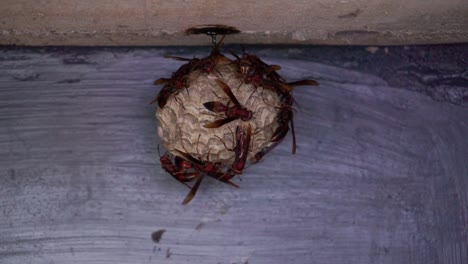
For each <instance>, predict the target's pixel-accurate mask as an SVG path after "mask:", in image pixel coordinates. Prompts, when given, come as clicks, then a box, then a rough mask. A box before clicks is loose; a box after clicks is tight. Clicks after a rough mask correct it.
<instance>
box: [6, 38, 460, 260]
mask: <svg viewBox="0 0 468 264" xmlns="http://www.w3.org/2000/svg"><path fill="white" fill-rule="evenodd" d="M247 48H248V50H249V51H252V49H251V47H247ZM437 48H438V49H440V50H441V51H440V52H429V50H428V49H424V48H421V47H414V48H411V49H414V52H413V51H405V52H404V55H401V56H402V57H403V59H401V57H400V59H398V57H392V59H390V60H386V59H384V57H378V56H380V55H382V56H391V55H392V54H402V53H403V52H402V51H401V50H402V49H403V48H400V47H395V48H393V47H391V48H389V52H388V55H385V53H384V52H383V51H377V52H375V54H373V55H371V54H370V53H369V55H367V56H366V55H365V54H361V53H359V52H358V51H357V49H358V48H348V49H346V50H344V49H339V50H338V49H335V48H333V47H320V48H316V50H315V51H311V52H309V50H306V51H305V53H308V54H312V55H314V57H315V59H314V60H313V62H312V61H310V60H307V59H306V58H304V59H301V60H295V59H288V58H287V57H293V55H292V54H303V53H302V51H301V48H294V49H290V51H289V53H288V51H287V50H284V49H283V50H281V51H282V52H279V50H276V51H275V50H273V51H272V50H268V51H266V52H265V51H262V50H256V51H255V54H264V53H268V54H288V56H286V55H283V56H285V57H286V58H285V57H276V56H269V57H267V58H266V59H268V60H267V61H268V62H269V63H274V64H279V65H281V66H282V67H283V68H282V70H281V71H280V72H281V74H282V75H283V76H284V77H285V78H286V79H287V80H299V79H303V78H316V79H317V80H318V81H319V82H320V84H321V85H320V86H319V87H297V89H296V90H295V91H294V96H295V99H296V100H297V107H298V111H297V112H295V113H296V114H295V127H296V133H297V140H298V149H297V154H296V155H292V154H291V135H288V136H287V137H286V140H285V142H283V143H282V144H281V145H279V146H278V148H276V149H275V150H273V151H272V152H271V153H270V154H269V155H268V156H267V157H266V158H265V160H264V161H263V162H261V163H259V164H257V165H255V166H250V167H248V168H246V170H245V173H244V175H243V181H239V179H237V178H236V179H234V181H235V182H236V183H237V184H239V185H240V186H241V188H240V189H235V188H231V187H230V186H227V185H225V184H222V183H219V182H216V181H214V180H211V179H206V181H204V182H203V183H202V185H201V186H200V189H199V191H198V193H197V196H196V197H195V199H194V200H193V201H192V202H191V203H190V204H189V205H187V206H182V205H181V204H180V203H181V202H182V199H183V198H184V197H185V195H186V194H187V192H188V189H187V188H186V187H185V186H183V185H182V184H180V183H179V182H177V181H176V180H175V179H174V178H172V177H171V176H170V175H168V174H167V173H165V172H164V171H163V170H162V169H161V167H160V162H159V160H158V150H157V149H158V147H157V146H158V144H160V141H159V139H158V137H157V135H156V131H157V128H156V125H157V124H156V120H155V117H154V112H155V108H156V107H155V106H150V105H149V104H148V103H149V102H150V101H151V99H153V98H154V96H155V95H156V94H157V92H158V91H159V89H160V88H157V87H155V86H154V85H153V80H154V79H156V78H159V77H163V76H170V75H171V73H172V72H173V71H174V70H175V69H177V68H178V67H179V66H180V65H181V64H182V62H179V61H174V60H167V59H163V58H162V55H163V54H176V55H181V56H190V55H200V54H202V52H207V51H204V50H203V49H200V50H199V51H198V52H196V51H195V50H194V49H188V48H186V49H185V50H188V51H186V53H182V52H181V51H180V50H177V49H175V48H167V49H158V48H136V49H126V48H108V49H95V48H91V49H85V48H65V49H59V48H57V49H52V48H49V49H17V50H13V49H12V50H6V49H5V50H1V49H0V61H1V63H0V263H2V264H3V263H7V264H25V263H34V264H50V263H92V264H110V263H112V264H114V263H132V264H134V263H138V264H139V263H158V264H159V263H162V264H165V263H166V264H171V263H174V264H192V263H207V264H215V263H216V264H234V263H235V264H247V263H250V264H276V263H280V264H283V263H289V264H304V263H312V264H314V263H332V264H335V263H360V264H361V263H362V264H367V263H370V264H394V263H411V264H439V263H450V264H466V263H467V262H466V260H467V259H468V250H467V249H468V239H467V238H468V221H467V220H468V177H467V176H468V163H467V162H466V161H467V159H468V141H467V140H466V135H467V134H468V121H467V120H468V100H466V99H465V101H463V100H462V101H461V102H460V104H454V103H447V102H436V101H434V100H432V99H431V98H430V97H429V96H426V95H424V94H423V93H416V92H413V91H408V89H413V88H412V87H406V86H401V87H399V88H403V89H398V88H396V87H390V86H389V85H388V84H387V82H386V81H385V80H384V79H382V78H380V77H379V76H374V75H372V74H367V73H364V72H362V68H365V67H363V66H364V64H368V65H375V64H373V63H374V62H373V61H377V62H378V61H380V62H381V64H382V66H381V68H387V67H389V66H391V67H390V69H392V68H393V65H388V64H397V65H398V64H400V63H401V62H402V61H405V59H406V58H407V57H411V58H412V59H411V60H412V61H413V63H414V65H411V63H408V66H411V67H408V68H400V69H398V71H399V72H406V75H398V76H399V77H400V78H401V79H409V78H412V77H413V76H417V77H418V78H420V79H421V80H422V81H424V85H426V84H427V83H426V82H427V81H430V82H438V83H449V82H450V81H451V80H452V81H453V82H457V83H458V82H460V83H461V82H462V81H464V83H466V77H467V76H466V75H465V73H463V72H462V73H457V72H454V71H455V70H456V69H458V67H460V68H462V67H464V68H465V69H466V68H468V67H466V62H460V63H457V59H458V58H461V57H462V56H463V54H462V53H451V54H450V53H448V54H447V53H446V50H450V48H447V47H445V46H444V47H437ZM353 49H354V51H353ZM361 49H362V50H364V48H361ZM452 50H453V47H452ZM317 53H320V54H330V53H332V54H331V56H327V57H326V59H325V58H322V59H320V58H317ZM422 53H425V54H426V55H425V56H424V57H418V56H417V55H416V54H422ZM437 53H439V54H441V55H446V57H447V58H448V59H452V61H454V63H453V65H447V64H440V63H439V62H438V61H439V60H433V61H437V62H436V63H434V62H433V64H432V65H431V66H432V67H431V68H429V67H428V68H425V67H424V65H425V64H426V62H425V60H426V58H427V57H430V58H431V59H433V58H437V57H438V56H436V55H437ZM346 56H350V58H351V57H354V58H356V57H360V58H365V59H366V61H359V60H356V59H354V60H353V61H354V62H356V63H361V67H359V69H358V70H350V69H348V68H349V67H350V66H349V65H350V64H349V63H348V61H347V57H346ZM263 57H266V56H262V58H263ZM304 57H305V56H304ZM465 57H466V56H465ZM330 58H331V59H332V60H334V61H342V62H345V63H341V64H340V63H335V65H336V66H330V60H331V59H330ZM369 61H370V62H369ZM463 63H465V64H463ZM356 67H357V66H356ZM434 69H438V70H441V73H439V74H437V75H435V73H434V72H435V70H434ZM454 69H455V70H454ZM410 86H413V85H412V83H411V85H410ZM467 99H468V98H467ZM161 151H163V150H162V149H161ZM161 229H165V230H166V232H165V233H164V235H163V236H162V238H161V240H160V242H159V243H154V242H153V241H151V234H152V233H153V232H154V231H156V230H161Z"/></svg>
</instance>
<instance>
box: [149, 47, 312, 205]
mask: <svg viewBox="0 0 468 264" xmlns="http://www.w3.org/2000/svg"><path fill="white" fill-rule="evenodd" d="M233 56H235V58H236V59H234V60H231V59H229V58H227V57H226V56H224V55H222V54H221V53H220V52H219V51H218V49H217V48H215V49H214V50H213V51H212V53H211V55H210V56H208V57H207V58H202V59H185V58H180V57H173V56H168V57H169V58H172V59H176V60H182V61H188V62H187V63H185V64H184V65H182V66H181V67H180V68H179V69H178V70H177V71H176V72H174V73H173V74H172V76H171V78H169V79H165V78H161V79H159V80H157V81H156V82H155V83H156V84H164V87H163V88H162V89H161V91H160V93H159V94H158V96H157V97H156V98H155V99H154V100H153V102H157V103H158V106H159V108H158V110H157V112H156V118H157V119H158V121H159V127H158V134H159V137H160V138H161V141H162V145H163V146H164V147H165V148H166V149H167V152H166V153H165V154H164V155H163V156H162V157H161V165H162V167H163V169H164V170H166V171H167V172H168V173H169V174H171V175H172V176H173V177H174V178H176V179H177V180H179V181H180V182H182V183H184V184H186V182H190V181H193V180H196V182H195V184H194V185H193V187H190V186H189V187H190V188H191V189H192V190H191V192H190V193H189V195H188V196H187V197H186V199H185V200H184V203H188V202H189V201H190V200H191V199H192V197H193V196H194V195H195V192H196V190H197V188H198V186H199V185H200V182H201V180H202V178H203V176H204V175H207V176H210V177H213V178H215V179H217V180H220V181H222V182H225V183H228V184H231V185H233V186H236V187H237V185H236V184H235V183H233V182H232V181H231V179H232V177H234V176H235V175H239V174H241V173H243V169H244V167H245V165H246V163H248V162H250V163H256V162H258V161H259V160H260V159H261V158H262V157H263V156H264V155H265V154H266V153H268V151H270V150H271V149H272V148H274V147H275V146H276V145H277V144H278V143H280V142H281V141H282V139H283V138H284V137H285V135H286V134H287V133H288V131H289V129H290V128H291V129H292V131H293V142H294V143H293V152H294V149H295V137H294V127H293V125H292V117H293V111H292V102H293V99H292V96H291V93H290V92H291V90H292V85H316V82H315V81H313V80H304V81H299V82H294V83H286V82H285V81H284V79H283V78H281V77H280V76H279V75H278V73H276V71H277V70H279V69H280V67H279V66H276V65H268V64H266V63H264V62H263V61H261V60H260V59H259V58H258V57H257V56H255V55H249V54H247V53H244V54H243V55H242V57H238V56H237V55H235V54H233ZM290 124H291V125H290ZM187 186H188V185H187Z"/></svg>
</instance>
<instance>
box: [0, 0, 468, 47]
mask: <svg viewBox="0 0 468 264" xmlns="http://www.w3.org/2000/svg"><path fill="white" fill-rule="evenodd" d="M200 24H226V25H230V26H235V27H237V28H238V29H240V30H241V31H242V32H243V33H241V34H238V35H235V36H230V37H229V38H228V39H227V42H228V43H233V42H235V43H264V44H358V45H395V44H435V43H456V42H468V1H466V0H434V1H425V0H392V1H389V0H374V1H366V0H319V1H305V0H303V1H301V0H294V1H280V0H270V1H216V0H204V1H202V0H200V1H184V0H175V1H158V0H95V1H91V0H81V1H75V0H2V5H0V45H110V46H115V45H201V44H208V43H209V39H208V38H206V37H202V36H191V37H187V36H185V35H184V34H183V31H184V30H185V29H186V28H189V27H192V26H195V25H200Z"/></svg>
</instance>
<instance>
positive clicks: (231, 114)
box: [203, 79, 253, 128]
mask: <svg viewBox="0 0 468 264" xmlns="http://www.w3.org/2000/svg"><path fill="white" fill-rule="evenodd" d="M216 82H217V83H218V85H219V86H220V87H221V89H222V90H223V92H224V93H225V94H226V95H227V96H228V97H229V99H230V101H229V102H228V104H227V105H225V104H223V103H221V102H217V101H211V102H206V103H204V104H203V105H204V106H205V108H206V109H208V110H210V111H212V112H215V113H224V114H225V115H226V118H224V119H219V120H216V121H214V122H211V123H208V124H206V125H204V127H206V128H217V127H220V126H222V125H224V124H227V123H229V122H231V121H234V120H236V119H240V120H242V121H249V120H250V119H252V116H253V113H252V111H250V110H248V109H247V108H245V107H243V106H242V105H241V104H240V103H239V101H238V100H237V98H236V96H235V95H234V94H233V93H232V91H231V88H229V86H228V85H227V84H226V83H225V82H223V81H221V80H220V79H216ZM229 103H233V104H234V105H233V106H229Z"/></svg>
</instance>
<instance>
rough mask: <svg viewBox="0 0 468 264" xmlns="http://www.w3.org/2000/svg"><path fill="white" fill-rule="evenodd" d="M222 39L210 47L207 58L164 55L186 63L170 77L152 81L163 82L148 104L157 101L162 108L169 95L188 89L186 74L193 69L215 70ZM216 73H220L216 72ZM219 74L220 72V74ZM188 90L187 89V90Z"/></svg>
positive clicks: (157, 83) (209, 71) (208, 71)
mask: <svg viewBox="0 0 468 264" xmlns="http://www.w3.org/2000/svg"><path fill="white" fill-rule="evenodd" d="M223 40H224V36H223V38H222V39H221V40H220V41H219V43H218V44H217V45H216V46H215V47H214V48H213V49H212V51H211V53H210V55H209V56H208V57H207V58H203V59H198V58H193V59H189V58H183V57H177V56H170V55H166V56H164V57H165V58H170V59H174V60H179V61H187V63H186V64H184V65H182V66H181V67H180V68H179V69H178V70H177V71H176V72H174V73H173V74H172V76H171V78H170V79H168V78H160V79H158V80H156V81H155V82H154V84H155V85H160V84H165V85H164V87H163V88H162V89H161V91H160V92H159V94H158V95H157V96H156V97H155V98H154V99H153V100H152V101H151V103H150V104H153V103H155V102H158V106H159V108H161V109H162V108H164V106H165V105H166V104H167V100H168V99H169V97H170V96H171V95H173V94H174V95H175V94H177V93H179V92H180V91H181V90H182V89H184V88H186V89H188V87H189V84H188V75H189V74H190V73H191V72H192V71H194V70H201V71H203V72H205V73H212V72H213V71H217V70H216V64H217V62H218V59H219V58H220V53H219V48H220V46H221V44H222V42H223ZM218 74H220V73H219V72H218ZM220 75H221V74H220ZM187 92H188V90H187Z"/></svg>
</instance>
